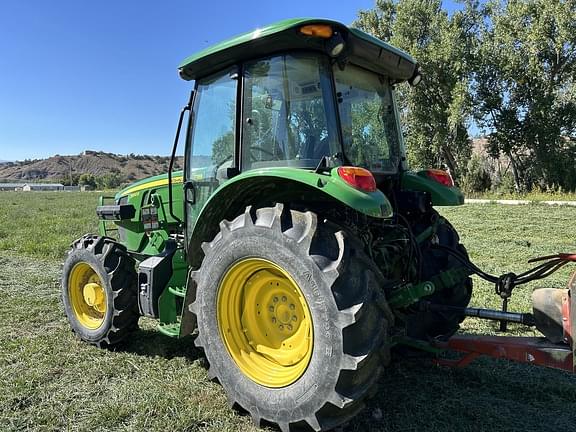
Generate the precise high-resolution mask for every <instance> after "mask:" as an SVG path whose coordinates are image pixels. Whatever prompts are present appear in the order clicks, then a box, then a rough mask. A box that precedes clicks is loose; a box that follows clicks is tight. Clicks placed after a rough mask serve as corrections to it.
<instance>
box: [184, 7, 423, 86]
mask: <svg viewBox="0 0 576 432" xmlns="http://www.w3.org/2000/svg"><path fill="white" fill-rule="evenodd" d="M315 24H328V25H330V26H331V27H332V29H333V31H334V33H337V34H339V35H341V36H342V38H343V39H344V41H345V49H344V51H343V53H342V56H343V57H345V58H346V60H347V61H349V62H351V63H354V64H356V65H358V66H361V67H364V68H365V69H368V70H372V71H374V72H376V73H379V74H382V75H386V76H389V77H390V78H392V79H394V80H396V81H404V80H407V79H409V78H411V77H412V76H413V75H414V72H415V70H416V61H415V60H414V59H413V58H412V57H411V56H410V55H409V54H407V53H405V52H404V51H402V50H399V49H398V48H395V47H393V46H392V45H389V44H387V43H386V42H383V41H381V40H380V39H377V38H375V37H373V36H371V35H369V34H368V33H365V32H363V31H361V30H358V29H355V28H350V27H348V26H345V25H344V24H342V23H339V22H337V21H332V20H327V19H319V18H292V19H287V20H283V21H279V22H276V23H274V24H270V25H268V26H265V27H263V28H259V29H256V30H254V31H251V32H248V33H243V34H241V35H238V36H235V37H232V38H230V39H227V40H225V41H223V42H220V43H218V44H216V45H212V46H211V47H208V48H205V49H203V50H202V51H200V52H198V53H196V54H193V55H191V56H190V57H188V58H186V59H185V60H184V61H183V62H182V63H181V64H180V65H179V66H178V70H179V73H180V76H181V77H182V78H183V79H185V80H196V79H198V78H202V77H204V76H207V75H210V74H212V73H215V72H217V71H219V70H222V69H225V68H227V67H230V66H233V65H234V64H237V63H239V62H242V61H245V60H249V59H254V58H259V57H264V56H268V55H272V54H274V53H278V52H282V51H291V50H312V51H320V52H323V53H326V39H323V38H320V37H315V36H308V35H305V34H302V33H301V32H300V28H301V27H303V26H306V25H315Z"/></svg>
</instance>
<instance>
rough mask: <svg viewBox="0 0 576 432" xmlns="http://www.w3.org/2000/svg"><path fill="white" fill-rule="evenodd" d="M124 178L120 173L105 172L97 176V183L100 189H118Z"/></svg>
mask: <svg viewBox="0 0 576 432" xmlns="http://www.w3.org/2000/svg"><path fill="white" fill-rule="evenodd" d="M123 181H124V179H123V178H122V176H121V175H120V174H118V173H109V174H104V175H102V176H100V177H97V178H96V185H97V186H98V189H116V188H117V187H119V186H120V185H121V184H122V182H123Z"/></svg>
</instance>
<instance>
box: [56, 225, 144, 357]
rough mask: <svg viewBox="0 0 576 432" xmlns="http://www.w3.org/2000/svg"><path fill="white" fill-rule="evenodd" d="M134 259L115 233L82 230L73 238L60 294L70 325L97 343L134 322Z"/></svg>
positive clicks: (110, 341) (122, 333) (115, 338)
mask: <svg viewBox="0 0 576 432" xmlns="http://www.w3.org/2000/svg"><path fill="white" fill-rule="evenodd" d="M136 295H137V290H136V271H135V269H134V259H133V258H132V257H131V256H130V255H128V253H127V252H126V248H125V247H124V246H122V245H120V244H118V243H116V242H115V241H114V240H113V239H111V238H108V237H100V236H95V235H85V236H84V237H82V238H80V239H78V240H76V241H75V242H74V243H73V244H72V249H71V250H70V251H69V252H68V257H67V259H66V261H65V262H64V267H63V272H62V300H63V303H64V310H65V312H66V316H67V317H68V321H69V322H70V326H71V327H72V330H73V331H74V333H76V335H78V337H79V338H80V339H82V340H84V341H86V342H89V343H91V344H94V345H97V346H99V347H107V346H110V345H114V344H116V343H118V342H120V341H121V340H123V339H124V338H126V336H128V335H129V334H130V333H131V332H132V331H133V330H135V329H136V328H137V327H138V318H139V313H138V300H137V297H136Z"/></svg>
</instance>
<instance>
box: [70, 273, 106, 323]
mask: <svg viewBox="0 0 576 432" xmlns="http://www.w3.org/2000/svg"><path fill="white" fill-rule="evenodd" d="M68 298H69V299H70V306H71V308H72V313H73V314H74V316H75V317H76V319H77V320H78V322H79V323H80V324H81V325H82V326H84V327H86V328H88V329H91V330H95V329H97V328H99V327H100V326H101V325H102V323H103V322H104V316H105V315H106V291H104V288H102V281H101V280H100V277H99V276H98V275H97V274H96V272H95V271H94V269H93V268H92V267H90V265H89V264H86V263H78V264H76V265H75V266H74V267H73V268H72V271H71V272H70V276H69V277H68Z"/></svg>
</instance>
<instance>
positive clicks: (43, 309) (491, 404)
mask: <svg viewBox="0 0 576 432" xmlns="http://www.w3.org/2000/svg"><path fill="white" fill-rule="evenodd" d="M0 200H1V201H0V202H2V206H1V207H0V233H1V234H0V294H1V295H2V301H1V302H0V431H5V430H6V431H17V430H21V431H27V430H35V431H60V430H72V431H76V430H78V431H93V430H114V431H132V430H135V431H140V430H146V431H166V430H170V431H190V432H191V431H255V430H256V429H255V428H254V427H253V426H252V424H251V422H250V421H249V418H247V417H244V416H240V415H237V414H235V413H234V412H233V411H231V410H230V409H229V408H228V405H227V403H226V397H225V395H224V392H223V390H222V389H221V388H220V387H219V386H218V385H217V384H215V383H212V382H210V381H209V380H208V379H207V376H206V370H205V368H204V361H203V359H202V358H201V357H200V355H199V353H198V351H197V350H196V349H194V347H193V342H192V340H191V338H185V339H183V340H173V339H169V338H167V337H164V336H161V335H160V334H159V333H157V332H156V331H155V330H154V326H155V324H154V322H153V321H152V320H148V319H142V320H141V321H140V324H141V330H140V331H139V332H137V333H136V334H135V335H134V336H133V337H132V338H131V339H130V340H129V341H128V343H127V344H126V345H125V346H123V348H122V349H119V350H116V351H107V350H100V349H97V348H95V347H92V346H89V345H87V344H85V343H82V342H80V341H78V340H77V339H75V338H74V337H73V335H72V333H71V332H70V330H69V326H68V324H67V322H66V318H65V316H64V312H63V310H62V306H61V302H60V293H59V290H60V288H59V284H60V282H59V277H60V268H61V262H62V261H63V257H64V254H65V251H66V249H67V248H68V245H69V244H70V243H71V242H72V240H74V239H75V238H77V237H79V236H80V235H82V234H83V233H85V232H90V231H92V232H94V231H95V230H96V222H97V221H96V216H95V213H94V207H95V205H96V201H97V196H96V195H95V194H87V193H13V192H4V193H2V192H0ZM442 213H443V214H444V215H445V216H446V217H448V218H449V219H450V220H451V221H452V223H453V224H454V226H455V227H456V228H457V229H458V230H459V232H460V234H461V237H462V241H463V242H464V244H465V245H466V247H467V248H468V250H469V252H470V255H471V257H472V259H473V260H474V261H475V262H476V263H477V264H478V265H479V266H480V267H482V268H484V269H486V270H487V271H489V272H491V273H496V274H499V273H502V272H504V271H509V270H512V271H516V272H520V271H522V270H524V269H527V268H528V267H529V266H528V265H527V264H526V260H527V259H528V258H529V257H533V256H538V255H543V254H550V253H553V252H558V251H574V250H576V230H575V229H574V224H573V221H574V219H575V217H574V216H575V215H576V209H574V208H550V207H544V206H525V207H515V206H497V205H470V206H464V207H460V208H449V209H442ZM567 278H568V270H566V271H563V272H561V273H559V274H557V275H555V276H554V277H553V278H550V279H549V280H546V281H542V282H541V283H539V284H534V285H531V286H528V287H524V288H522V287H521V288H518V289H517V292H516V293H515V294H514V297H513V299H512V303H511V308H512V309H514V310H528V309H529V304H530V300H529V296H530V291H531V289H532V288H533V287H534V286H536V285H538V286H558V287H562V286H564V285H565V284H566V281H567ZM475 282H476V287H475V295H474V299H473V304H474V305H476V306H484V305H486V306H490V307H498V306H499V302H498V299H497V298H496V297H495V295H494V294H493V287H492V286H490V285H488V284H485V283H482V282H479V281H475ZM463 329H464V331H466V332H482V333H494V332H495V329H496V326H495V325H494V324H491V323H486V322H483V321H478V320H470V321H467V322H465V324H464V326H463ZM512 329H513V333H516V334H531V332H526V331H523V330H522V329H520V328H519V327H517V326H512ZM575 424H576V379H575V378H574V376H572V375H569V374H567V373H562V372H558V371H553V370H546V369H543V368H536V367H529V366H525V365H519V364H514V363H509V362H505V361H496V360H492V359H481V360H478V361H476V362H474V363H473V364H472V365H471V366H469V367H468V368H466V369H463V370H453V369H447V368H442V367H437V366H434V365H432V364H431V363H430V361H429V360H416V359H414V360H408V361H403V362H396V363H394V364H393V365H392V366H390V367H389V368H388V369H387V370H386V374H385V376H384V377H383V378H382V380H381V389H380V393H379V394H378V395H377V396H376V397H375V398H374V399H372V400H370V401H369V403H368V407H367V409H366V411H365V412H364V413H363V414H361V415H360V416H358V418H357V419H356V420H355V421H354V422H353V423H351V424H350V425H348V426H346V428H344V429H345V430H346V431H358V432H360V431H392V432H400V431H406V432H407V431H415V432H416V431H548V430H549V431H555V432H557V431H562V432H566V431H571V430H574V425H575Z"/></svg>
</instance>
